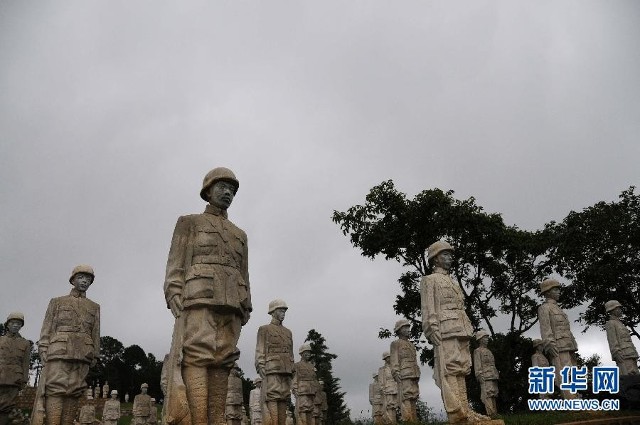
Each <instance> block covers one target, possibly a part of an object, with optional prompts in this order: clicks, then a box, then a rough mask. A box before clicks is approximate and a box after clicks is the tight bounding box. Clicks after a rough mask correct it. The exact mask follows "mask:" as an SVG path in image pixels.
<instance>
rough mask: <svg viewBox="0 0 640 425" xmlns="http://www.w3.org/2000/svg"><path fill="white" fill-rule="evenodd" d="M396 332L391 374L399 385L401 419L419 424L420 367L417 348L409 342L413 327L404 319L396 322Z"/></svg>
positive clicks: (390, 351) (390, 350) (392, 351)
mask: <svg viewBox="0 0 640 425" xmlns="http://www.w3.org/2000/svg"><path fill="white" fill-rule="evenodd" d="M393 329H394V331H395V333H396V335H398V339H396V340H395V341H393V342H392V343H391V347H390V349H389V353H390V354H391V358H390V362H391V373H392V374H393V378H394V379H395V380H396V382H397V383H398V404H400V417H401V418H402V420H403V421H404V422H418V413H417V411H416V403H417V401H418V397H419V396H420V387H419V386H418V382H419V381H420V366H418V356H417V353H416V347H415V345H413V343H412V342H411V341H409V335H410V333H411V325H410V323H409V321H408V320H406V319H402V320H398V321H397V322H396V325H395V326H394V328H393Z"/></svg>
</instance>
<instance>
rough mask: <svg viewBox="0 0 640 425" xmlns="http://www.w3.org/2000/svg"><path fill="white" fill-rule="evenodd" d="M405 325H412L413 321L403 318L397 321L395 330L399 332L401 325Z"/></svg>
mask: <svg viewBox="0 0 640 425" xmlns="http://www.w3.org/2000/svg"><path fill="white" fill-rule="evenodd" d="M403 326H411V323H410V322H409V321H408V320H407V319H401V320H398V321H397V322H396V325H395V326H394V327H393V331H394V332H395V333H398V331H399V330H400V328H401V327H403Z"/></svg>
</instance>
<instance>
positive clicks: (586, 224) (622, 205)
mask: <svg viewBox="0 0 640 425" xmlns="http://www.w3.org/2000/svg"><path fill="white" fill-rule="evenodd" d="M545 232H546V233H547V236H548V237H549V238H550V239H551V246H552V247H553V248H552V249H551V252H550V254H549V257H550V260H551V262H552V264H553V266H554V268H555V270H556V271H557V272H558V273H559V274H560V275H563V276H564V277H566V278H568V279H570V280H571V282H570V283H569V285H568V286H567V287H566V288H564V290H563V294H562V298H561V301H562V304H563V306H566V307H576V306H579V305H583V304H585V303H587V309H586V311H585V312H584V313H582V314H581V315H580V321H581V322H582V323H583V324H585V326H586V328H589V326H591V325H596V326H600V327H602V328H604V323H605V322H606V319H607V315H606V314H605V310H604V303H605V302H607V301H608V300H611V299H617V300H619V301H621V302H623V304H624V313H625V314H624V316H623V318H622V321H623V322H624V323H625V324H626V325H627V326H628V327H629V329H630V331H631V333H633V334H634V335H635V336H636V337H638V338H640V334H639V333H638V330H637V329H636V327H637V326H638V324H639V323H640V195H639V194H636V193H635V187H633V186H631V187H630V188H629V189H627V190H625V191H623V192H622V193H621V194H620V196H619V199H618V201H617V202H604V201H603V202H598V203H596V204H595V205H593V206H590V207H588V208H585V209H584V210H582V211H581V212H575V211H571V212H570V213H569V215H567V217H566V218H565V219H564V220H563V221H562V222H561V223H555V222H551V223H549V224H548V225H547V226H546V229H545Z"/></svg>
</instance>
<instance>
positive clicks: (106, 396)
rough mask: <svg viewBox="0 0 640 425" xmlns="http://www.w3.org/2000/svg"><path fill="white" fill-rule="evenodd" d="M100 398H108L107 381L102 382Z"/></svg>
mask: <svg viewBox="0 0 640 425" xmlns="http://www.w3.org/2000/svg"><path fill="white" fill-rule="evenodd" d="M102 398H109V381H104V385H103V386H102Z"/></svg>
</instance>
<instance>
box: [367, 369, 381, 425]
mask: <svg viewBox="0 0 640 425" xmlns="http://www.w3.org/2000/svg"><path fill="white" fill-rule="evenodd" d="M383 397H384V395H383V394H382V390H381V388H380V383H379V382H378V373H377V372H376V373H374V374H373V382H372V383H371V384H369V403H370V404H371V416H372V417H373V424H374V425H382V424H383V419H382V416H383V414H384V406H383V401H382V399H383Z"/></svg>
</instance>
